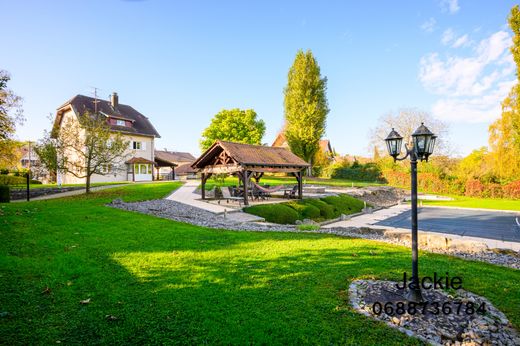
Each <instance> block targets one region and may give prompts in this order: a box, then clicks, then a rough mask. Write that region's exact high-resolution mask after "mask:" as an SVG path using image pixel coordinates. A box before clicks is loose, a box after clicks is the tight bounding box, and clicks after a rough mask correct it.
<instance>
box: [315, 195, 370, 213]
mask: <svg viewBox="0 0 520 346" xmlns="http://www.w3.org/2000/svg"><path fill="white" fill-rule="evenodd" d="M321 200H322V201H324V202H325V203H327V204H330V205H331V206H333V207H334V217H338V216H340V215H341V214H353V213H358V212H360V211H361V210H362V209H363V207H364V206H365V205H364V203H363V201H361V200H359V199H357V198H354V197H352V196H349V195H345V194H341V195H338V196H327V197H323V198H321Z"/></svg>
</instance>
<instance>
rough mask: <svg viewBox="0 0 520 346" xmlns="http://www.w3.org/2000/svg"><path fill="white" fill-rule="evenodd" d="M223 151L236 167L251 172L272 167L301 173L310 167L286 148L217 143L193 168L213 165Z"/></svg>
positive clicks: (225, 142)
mask: <svg viewBox="0 0 520 346" xmlns="http://www.w3.org/2000/svg"><path fill="white" fill-rule="evenodd" d="M223 151H225V153H226V154H227V155H228V156H229V157H230V158H231V159H233V160H234V161H235V164H236V165H239V166H242V167H243V168H248V169H251V170H254V168H255V167H264V168H269V167H270V168H273V169H274V168H282V169H293V170H294V171H299V170H301V169H304V168H306V167H308V166H309V164H308V163H307V162H305V161H304V160H302V159H301V158H299V157H298V156H296V155H295V154H293V153H292V152H291V151H289V150H288V149H286V148H280V147H268V146H262V145H252V144H243V143H234V142H227V141H217V142H215V143H214V144H213V145H212V146H211V147H210V148H209V149H208V150H206V152H205V153H203V154H202V155H201V156H200V157H199V158H198V159H197V160H196V161H195V162H194V163H193V164H192V167H193V168H194V169H203V168H204V167H206V166H211V165H213V159H214V158H215V157H217V156H218V155H220V153H222V152H223Z"/></svg>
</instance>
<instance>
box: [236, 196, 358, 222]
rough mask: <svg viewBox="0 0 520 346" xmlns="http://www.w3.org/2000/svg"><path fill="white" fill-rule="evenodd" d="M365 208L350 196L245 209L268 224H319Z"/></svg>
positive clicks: (311, 199)
mask: <svg viewBox="0 0 520 346" xmlns="http://www.w3.org/2000/svg"><path fill="white" fill-rule="evenodd" d="M363 207H364V203H363V201H360V200H358V199H356V198H354V197H351V196H349V195H345V194H341V195H338V196H327V197H323V198H319V199H318V198H308V199H304V200H298V201H290V202H285V203H278V204H262V205H255V206H252V207H248V208H244V211H245V212H246V213H250V214H254V215H257V216H260V217H263V218H264V219H265V220H266V221H268V222H274V223H279V224H294V223H295V222H296V220H303V219H311V220H314V221H317V222H320V221H324V220H329V219H334V218H336V217H339V216H340V215H341V214H345V215H348V214H353V213H357V212H360V211H361V210H362V209H363Z"/></svg>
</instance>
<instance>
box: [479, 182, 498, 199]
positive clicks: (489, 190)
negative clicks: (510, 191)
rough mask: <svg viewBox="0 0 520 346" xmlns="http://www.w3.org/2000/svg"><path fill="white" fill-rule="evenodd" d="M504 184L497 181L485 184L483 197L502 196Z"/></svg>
mask: <svg viewBox="0 0 520 346" xmlns="http://www.w3.org/2000/svg"><path fill="white" fill-rule="evenodd" d="M502 195H503V191H502V185H500V184H496V183H489V184H485V185H484V190H483V191H482V197H485V198H502Z"/></svg>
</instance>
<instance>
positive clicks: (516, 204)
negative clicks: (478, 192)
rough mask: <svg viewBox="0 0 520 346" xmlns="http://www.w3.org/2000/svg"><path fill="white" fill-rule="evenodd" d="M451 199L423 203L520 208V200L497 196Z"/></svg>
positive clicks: (447, 205) (505, 208) (485, 207)
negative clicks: (496, 197) (497, 197)
mask: <svg viewBox="0 0 520 346" xmlns="http://www.w3.org/2000/svg"><path fill="white" fill-rule="evenodd" d="M448 197H451V198H453V200H451V201H430V200H422V203H423V205H434V206H442V207H463V208H482V209H495V210H512V211H519V210H520V200H513V199H495V198H476V197H466V196H454V195H450V196H448Z"/></svg>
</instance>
